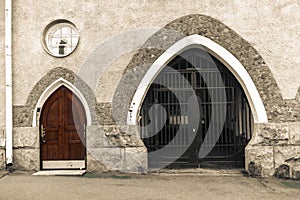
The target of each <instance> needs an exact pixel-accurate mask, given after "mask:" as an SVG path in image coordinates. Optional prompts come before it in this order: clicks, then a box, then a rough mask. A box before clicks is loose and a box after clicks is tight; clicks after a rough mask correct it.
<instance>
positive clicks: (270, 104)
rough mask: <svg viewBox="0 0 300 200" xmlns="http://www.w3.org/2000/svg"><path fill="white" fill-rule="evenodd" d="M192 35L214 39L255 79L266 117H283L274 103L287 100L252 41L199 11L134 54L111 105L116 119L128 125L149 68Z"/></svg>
mask: <svg viewBox="0 0 300 200" xmlns="http://www.w3.org/2000/svg"><path fill="white" fill-rule="evenodd" d="M193 35H198V36H201V37H204V38H207V39H209V40H211V41H213V42H214V43H216V44H217V45H219V46H221V47H222V48H224V49H225V50H226V51H228V52H229V53H230V54H231V55H232V56H234V57H235V58H236V60H237V61H238V62H239V63H240V64H241V65H242V66H243V67H244V70H245V71H246V72H247V73H248V74H249V77H250V79H251V80H252V81H253V83H254V86H255V88H256V89H257V91H258V94H259V96H260V98H261V100H262V103H263V105H264V107H265V110H266V114H267V118H268V119H267V120H268V121H269V122H273V121H274V122H276V121H278V120H279V118H280V116H278V115H276V109H277V108H276V106H274V105H278V106H283V105H284V101H283V99H282V96H281V95H280V90H279V88H278V86H277V84H276V81H275V79H274V78H273V76H272V73H271V71H270V69H269V67H268V66H267V65H266V63H265V61H264V59H263V58H262V57H261V56H260V55H259V53H258V52H257V51H256V50H255V49H254V47H253V46H252V45H251V44H250V43H248V42H247V41H245V40H244V39H243V38H242V37H241V36H240V35H238V34H237V33H236V32H234V31H233V30H232V29H230V28H229V27H228V26H226V25H225V24H223V23H222V22H220V21H218V20H216V19H214V18H211V17H209V16H204V15H199V14H194V15H188V16H183V17H181V18H179V19H176V20H174V21H172V22H170V23H169V24H167V25H166V26H165V27H163V28H162V29H161V30H159V31H158V32H156V33H155V34H154V35H153V36H152V37H150V38H149V39H148V40H147V41H146V42H145V43H144V45H143V46H142V47H141V48H140V50H139V51H138V52H137V53H136V54H135V55H134V56H133V58H132V60H131V61H130V63H129V64H128V66H127V68H126V70H125V71H124V74H123V77H122V79H121V81H120V82H119V85H118V87H117V90H116V92H115V94H114V98H113V103H112V107H113V115H114V117H115V119H117V120H116V121H119V123H122V124H126V121H127V119H126V116H127V112H128V110H129V111H130V103H131V101H132V98H133V97H134V94H135V92H136V90H137V88H138V86H139V84H140V83H141V81H142V79H143V77H144V76H145V75H146V73H147V72H148V71H149V69H150V67H151V66H152V65H153V64H154V63H155V62H156V61H157V60H158V59H159V58H160V56H161V55H162V54H163V53H164V52H166V50H167V49H169V48H170V47H171V46H172V45H174V44H175V43H177V42H178V41H180V40H181V39H183V38H185V37H188V36H193ZM173 53H174V52H173ZM221 61H222V60H221ZM223 61H224V60H223ZM235 75H237V74H235ZM114 111H118V112H114ZM274 113H275V114H274ZM263 121H264V122H265V120H262V122H263Z"/></svg>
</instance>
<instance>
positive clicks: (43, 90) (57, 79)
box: [13, 67, 97, 127]
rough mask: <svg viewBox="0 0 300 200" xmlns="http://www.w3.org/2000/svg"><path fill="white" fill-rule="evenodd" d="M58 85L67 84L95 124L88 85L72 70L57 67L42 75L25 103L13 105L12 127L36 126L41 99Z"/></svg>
mask: <svg viewBox="0 0 300 200" xmlns="http://www.w3.org/2000/svg"><path fill="white" fill-rule="evenodd" d="M60 85H64V86H67V87H68V88H69V89H70V90H71V91H72V92H74V93H75V94H76V95H77V96H79V97H80V99H81V100H82V101H83V102H84V105H85V108H86V110H87V112H90V114H88V115H89V116H90V117H89V118H90V119H89V120H90V123H91V124H96V123H97V117H96V113H95V110H96V109H95V107H96V100H95V97H94V93H93V91H92V90H91V89H90V87H89V86H88V85H87V84H86V83H85V81H84V80H82V79H81V78H80V77H78V76H77V75H76V74H75V73H74V72H73V71H71V70H69V69H66V68H62V67H58V68H54V69H52V70H50V71H49V72H48V73H47V74H46V75H45V76H43V77H42V78H41V79H40V80H39V81H38V82H37V83H36V84H35V86H34V87H33V88H32V90H31V92H30V94H29V96H28V98H27V101H26V104H25V105H23V106H14V108H13V109H14V117H13V120H14V127H31V126H33V127H34V126H36V119H38V117H37V116H36V115H37V113H36V111H37V108H38V107H39V106H41V105H42V103H43V101H45V99H47V97H48V96H49V95H50V94H51V92H53V91H54V90H55V88H57V87H59V86H60Z"/></svg>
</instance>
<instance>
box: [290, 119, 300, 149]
mask: <svg viewBox="0 0 300 200" xmlns="http://www.w3.org/2000/svg"><path fill="white" fill-rule="evenodd" d="M289 143H290V144H300V123H299V122H297V123H290V141H289Z"/></svg>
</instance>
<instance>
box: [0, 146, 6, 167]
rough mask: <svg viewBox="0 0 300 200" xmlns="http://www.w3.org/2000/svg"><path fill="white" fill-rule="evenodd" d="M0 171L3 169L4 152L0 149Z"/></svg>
mask: <svg viewBox="0 0 300 200" xmlns="http://www.w3.org/2000/svg"><path fill="white" fill-rule="evenodd" d="M0 169H5V150H4V149H0Z"/></svg>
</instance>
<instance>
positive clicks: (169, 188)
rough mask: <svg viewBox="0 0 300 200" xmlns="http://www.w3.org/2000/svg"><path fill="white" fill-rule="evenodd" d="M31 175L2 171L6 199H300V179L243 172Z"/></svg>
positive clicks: (0, 195)
mask: <svg viewBox="0 0 300 200" xmlns="http://www.w3.org/2000/svg"><path fill="white" fill-rule="evenodd" d="M31 174H32V173H30V172H22V171H15V172H12V173H7V172H5V171H0V177H1V179H0V200H6V199H9V200H14V199H22V200H24V199H25V200H27V199H28V200H34V199H37V200H48V199H55V200H60V199H65V200H68V199H72V200H74V199H84V200H87V199H89V200H90V199H149V200H150V199H159V200H163V199H172V200H173V199H205V200H209V199H214V200H222V199H239V200H241V199H255V200H257V199H263V200H265V199H266V200H268V199H272V200H276V199H280V200H283V199H284V200H286V199H297V200H299V199H300V181H292V180H280V179H276V178H251V177H247V176H245V175H243V174H242V173H239V172H236V173H233V172H229V173H226V172H213V171H210V172H205V171H204V172H203V171H202V172H200V173H199V171H196V172H193V171H183V172H180V171H162V172H158V173H150V174H145V175H137V174H121V173H105V174H99V173H86V174H85V175H84V176H80V177H75V176H32V175H31Z"/></svg>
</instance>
